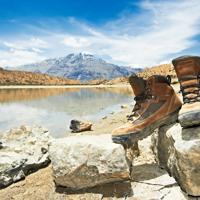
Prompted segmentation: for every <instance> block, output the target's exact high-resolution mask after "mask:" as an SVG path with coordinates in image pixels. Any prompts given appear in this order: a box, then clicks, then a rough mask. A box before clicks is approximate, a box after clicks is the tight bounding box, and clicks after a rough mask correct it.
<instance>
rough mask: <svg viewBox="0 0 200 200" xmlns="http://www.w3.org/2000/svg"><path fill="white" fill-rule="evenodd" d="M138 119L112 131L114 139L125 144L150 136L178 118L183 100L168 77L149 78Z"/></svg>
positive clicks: (128, 144)
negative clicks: (157, 129)
mask: <svg viewBox="0 0 200 200" xmlns="http://www.w3.org/2000/svg"><path fill="white" fill-rule="evenodd" d="M143 104H144V105H143V109H144V110H143V112H142V114H141V115H140V117H139V118H138V119H136V120H135V121H133V122H132V123H130V122H129V123H127V124H125V125H124V126H122V127H119V128H117V129H115V130H114V131H113V132H112V140H113V142H115V143H119V144H122V145H124V146H130V145H132V144H133V143H134V142H136V141H138V140H141V139H143V138H145V137H147V136H149V135H150V134H151V133H152V132H153V131H154V130H155V129H156V128H158V127H160V126H162V125H165V124H170V123H173V122H175V121H176V120H177V118H178V111H179V110H180V108H181V105H182V103H181V101H180V99H179V98H178V96H177V95H176V93H175V92H174V90H173V88H172V87H171V86H170V81H169V79H168V78H167V77H164V76H159V75H154V76H151V77H150V78H149V79H148V80H147V88H146V99H145V102H144V103H143Z"/></svg>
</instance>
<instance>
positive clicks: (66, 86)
mask: <svg viewBox="0 0 200 200" xmlns="http://www.w3.org/2000/svg"><path fill="white" fill-rule="evenodd" d="M116 87H130V85H129V84H115V85H104V84H102V85H101V84H100V85H5V86H4V85H1V86H0V89H26V88H27V89H29V88H33V89H34V88H44V89H46V88H47V89H51V88H116Z"/></svg>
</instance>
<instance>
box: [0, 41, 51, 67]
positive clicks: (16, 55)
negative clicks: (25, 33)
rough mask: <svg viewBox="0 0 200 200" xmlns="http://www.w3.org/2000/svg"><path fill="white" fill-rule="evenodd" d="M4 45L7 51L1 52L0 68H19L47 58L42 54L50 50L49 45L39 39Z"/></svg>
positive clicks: (5, 42)
mask: <svg viewBox="0 0 200 200" xmlns="http://www.w3.org/2000/svg"><path fill="white" fill-rule="evenodd" d="M2 44H3V45H4V46H5V47H6V48H7V49H6V50H0V66H18V65H23V64H26V63H33V62H37V61H41V60H43V59H45V58H46V57H45V56H44V55H42V54H41V53H43V50H44V49H47V48H48V44H47V42H45V41H43V40H41V39H39V38H30V39H28V40H16V41H14V42H8V41H4V42H2Z"/></svg>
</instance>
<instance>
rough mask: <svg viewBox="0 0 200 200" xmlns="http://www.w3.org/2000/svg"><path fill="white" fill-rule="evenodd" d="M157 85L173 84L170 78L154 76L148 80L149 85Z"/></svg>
mask: <svg viewBox="0 0 200 200" xmlns="http://www.w3.org/2000/svg"><path fill="white" fill-rule="evenodd" d="M156 83H166V84H168V85H170V84H171V78H170V76H161V75H153V76H151V77H149V78H148V84H151V85H154V84H156Z"/></svg>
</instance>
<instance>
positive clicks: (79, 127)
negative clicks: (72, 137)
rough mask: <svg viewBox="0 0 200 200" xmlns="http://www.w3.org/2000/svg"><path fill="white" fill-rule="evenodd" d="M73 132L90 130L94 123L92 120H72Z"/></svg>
mask: <svg viewBox="0 0 200 200" xmlns="http://www.w3.org/2000/svg"><path fill="white" fill-rule="evenodd" d="M69 128H70V129H71V130H72V133H79V132H82V131H90V130H91V128H92V123H90V122H81V121H79V120H75V119H74V120H71V123H70V127H69Z"/></svg>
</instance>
